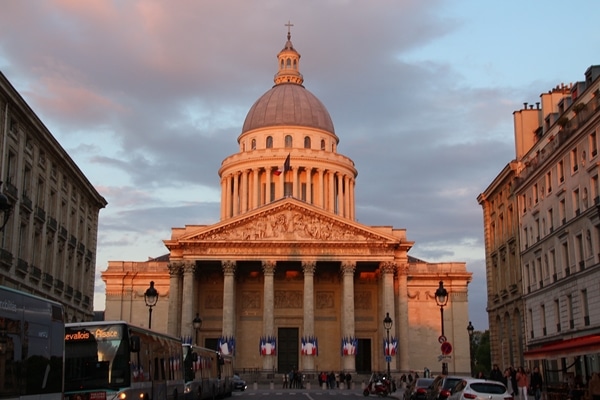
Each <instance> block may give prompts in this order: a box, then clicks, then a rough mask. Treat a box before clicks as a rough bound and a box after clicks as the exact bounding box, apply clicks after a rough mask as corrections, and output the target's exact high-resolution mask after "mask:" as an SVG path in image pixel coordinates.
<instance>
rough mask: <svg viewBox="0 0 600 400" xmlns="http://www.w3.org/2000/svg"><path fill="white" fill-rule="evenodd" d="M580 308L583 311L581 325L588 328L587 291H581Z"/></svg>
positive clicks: (588, 306)
mask: <svg viewBox="0 0 600 400" xmlns="http://www.w3.org/2000/svg"><path fill="white" fill-rule="evenodd" d="M581 307H582V311H583V325H584V326H590V305H589V302H588V294H587V289H583V290H582V291H581Z"/></svg>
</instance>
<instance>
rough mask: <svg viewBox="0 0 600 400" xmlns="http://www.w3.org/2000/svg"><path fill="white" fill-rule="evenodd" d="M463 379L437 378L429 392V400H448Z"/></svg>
mask: <svg viewBox="0 0 600 400" xmlns="http://www.w3.org/2000/svg"><path fill="white" fill-rule="evenodd" d="M463 379H464V377H463V376H452V375H438V376H436V377H435V379H434V380H433V382H432V383H431V386H430V387H429V390H428V391H427V400H446V399H447V398H448V397H450V395H451V394H452V390H453V389H454V387H455V386H456V385H458V383H459V382H462V380H463Z"/></svg>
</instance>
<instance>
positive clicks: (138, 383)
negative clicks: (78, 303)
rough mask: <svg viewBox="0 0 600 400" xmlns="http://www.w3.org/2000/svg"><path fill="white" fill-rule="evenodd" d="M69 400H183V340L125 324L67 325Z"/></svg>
mask: <svg viewBox="0 0 600 400" xmlns="http://www.w3.org/2000/svg"><path fill="white" fill-rule="evenodd" d="M64 341H65V400H128V399H132V400H178V399H179V400H182V399H183V397H184V384H185V382H184V364H183V349H182V346H181V340H180V339H179V338H176V337H173V336H169V335H166V334H162V333H158V332H153V331H150V330H147V329H144V328H140V327H137V326H134V325H130V324H129V323H127V322H124V321H102V322H80V323H67V324H66V325H65V335H64Z"/></svg>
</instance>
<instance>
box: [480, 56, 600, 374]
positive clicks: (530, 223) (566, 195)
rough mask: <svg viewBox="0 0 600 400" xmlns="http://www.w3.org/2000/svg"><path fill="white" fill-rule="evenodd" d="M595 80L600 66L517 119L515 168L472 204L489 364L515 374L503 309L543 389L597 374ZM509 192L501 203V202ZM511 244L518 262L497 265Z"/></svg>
mask: <svg viewBox="0 0 600 400" xmlns="http://www.w3.org/2000/svg"><path fill="white" fill-rule="evenodd" d="M599 78H600V66H591V67H590V68H588V69H587V71H586V72H585V80H584V81H581V82H576V83H574V84H568V85H564V84H563V85H559V86H556V87H555V88H553V89H551V90H549V91H548V92H547V93H543V94H541V96H540V99H541V101H540V102H538V103H536V104H535V105H528V104H524V107H523V108H522V109H521V110H518V111H515V112H514V114H513V116H514V126H515V150H516V158H515V160H513V161H511V163H510V164H509V165H510V171H508V170H507V168H505V169H504V170H503V171H502V173H501V174H500V175H499V176H498V177H497V178H496V179H495V180H494V183H493V184H492V185H490V187H488V189H487V190H486V191H485V192H484V193H482V194H481V195H480V196H479V198H478V200H479V202H480V204H481V205H482V207H483V210H484V226H485V230H486V258H487V259H486V269H487V279H488V294H489V296H488V311H489V312H490V314H489V319H490V331H491V340H492V343H491V345H492V357H493V362H495V363H498V364H503V365H506V362H507V361H508V362H509V363H510V364H514V363H517V364H519V362H517V361H518V358H517V359H514V358H513V359H511V358H510V357H509V358H506V357H505V356H504V351H505V349H506V347H505V345H506V343H505V341H503V340H505V339H506V335H505V332H506V330H507V325H506V323H504V322H505V321H506V319H503V318H502V317H501V315H500V312H499V311H500V310H502V311H504V309H506V311H507V312H508V314H507V315H510V316H512V318H510V322H511V323H512V324H514V325H516V328H515V326H513V328H515V329H513V332H512V333H513V334H514V335H521V337H520V338H518V339H517V338H516V337H515V336H513V337H512V340H514V341H516V342H517V343H519V342H521V343H523V346H522V348H521V349H520V350H521V353H522V354H523V361H524V362H525V364H527V365H540V366H542V367H543V370H544V373H545V375H546V380H547V381H548V382H565V381H567V380H568V379H571V378H573V379H576V378H577V377H581V379H582V380H583V381H584V382H585V379H586V377H587V376H589V375H590V374H591V372H592V371H598V370H599V369H600V335H599V333H600V307H598V305H600V290H599V289H600V195H599V194H600V186H599V183H598V175H599V169H600V167H599V166H600V157H599V156H598V136H599V135H600V79H599ZM498 182H502V183H503V184H504V185H503V186H500V185H499V184H498ZM507 189H508V190H509V193H508V197H507V200H506V201H505V202H504V203H502V202H501V201H498V200H497V199H498V198H500V196H498V195H499V193H500V192H504V191H506V190H507ZM502 205H503V206H505V207H507V206H510V207H512V213H511V215H512V216H511V218H515V220H516V222H512V221H511V222H508V223H504V224H503V223H502V222H501V220H502V218H503V217H504V218H506V215H505V214H502V213H501V212H499V210H500V207H501V206H502ZM511 218H509V220H510V219H511ZM507 228H508V230H509V231H508V232H506V231H503V229H507ZM511 243H513V244H514V246H515V248H516V252H515V255H514V260H515V261H514V262H508V263H504V264H502V263H500V262H499V261H498V260H503V256H502V252H503V249H510V245H511ZM506 254H508V255H512V254H511V253H510V251H508V252H507V253H506ZM504 277H508V279H505V280H503V279H504ZM511 279H512V280H511ZM515 279H516V280H517V281H514V280H515ZM515 284H516V288H515V287H513V286H511V285H515ZM506 285H508V287H507V286H506ZM511 289H512V290H513V291H514V293H512V292H511ZM519 297H520V299H519ZM513 300H514V305H515V307H512V306H511V305H510V304H509V301H513ZM500 305H502V306H503V307H504V308H503V307H500ZM521 306H522V309H521V308H520V307H521ZM511 309H512V310H511ZM517 310H519V311H517ZM511 311H512V313H511ZM516 318H520V321H517V320H516ZM517 328H518V329H517ZM519 329H520V331H519ZM513 351H516V350H513Z"/></svg>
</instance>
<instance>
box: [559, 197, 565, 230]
mask: <svg viewBox="0 0 600 400" xmlns="http://www.w3.org/2000/svg"><path fill="white" fill-rule="evenodd" d="M558 217H559V218H560V222H561V224H563V225H564V224H566V223H567V206H566V204H565V199H560V201H559V202H558Z"/></svg>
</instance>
